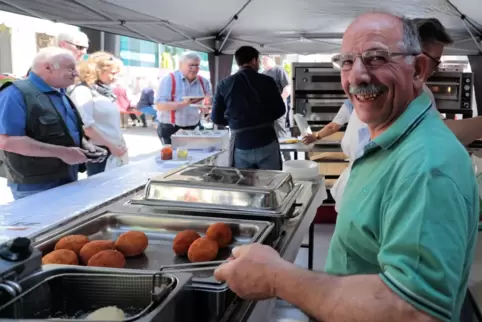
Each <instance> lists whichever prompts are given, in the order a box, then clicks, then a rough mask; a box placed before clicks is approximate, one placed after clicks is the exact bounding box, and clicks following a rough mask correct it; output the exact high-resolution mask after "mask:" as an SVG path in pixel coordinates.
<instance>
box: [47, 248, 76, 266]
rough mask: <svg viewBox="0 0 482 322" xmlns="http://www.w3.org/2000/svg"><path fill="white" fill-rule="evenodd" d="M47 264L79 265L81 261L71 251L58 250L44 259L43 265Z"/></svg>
mask: <svg viewBox="0 0 482 322" xmlns="http://www.w3.org/2000/svg"><path fill="white" fill-rule="evenodd" d="M47 264H63V265H79V259H78V257H77V254H76V253H74V252H73V251H71V250H69V249H58V250H54V251H53V252H50V253H48V254H47V255H45V256H44V257H42V265H47Z"/></svg>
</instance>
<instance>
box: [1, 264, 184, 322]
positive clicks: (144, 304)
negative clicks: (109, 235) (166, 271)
mask: <svg viewBox="0 0 482 322" xmlns="http://www.w3.org/2000/svg"><path fill="white" fill-rule="evenodd" d="M175 284H176V280H175V279H174V278H173V277H170V276H166V275H162V274H160V273H157V274H154V275H134V274H91V273H64V274H59V275H54V276H52V277H49V278H46V279H44V280H43V281H41V282H40V283H38V284H36V285H34V286H33V287H31V288H29V289H28V290H27V291H26V292H24V293H22V294H21V295H19V296H17V297H16V298H14V299H12V300H11V301H9V302H8V303H6V304H4V305H3V306H0V318H9V319H52V318H55V319H72V318H76V319H79V318H80V319H82V318H85V316H86V315H87V314H89V313H91V312H93V311H95V310H96V309H99V308H102V307H106V306H117V307H118V308H120V309H122V310H123V311H124V312H125V313H126V320H124V321H133V320H136V319H138V318H140V317H141V316H143V315H145V314H147V313H148V312H149V311H151V310H152V309H153V308H154V306H155V304H156V303H157V302H159V301H161V300H162V299H163V298H164V297H165V296H166V295H167V294H168V293H169V292H170V291H172V290H173V289H174V287H175Z"/></svg>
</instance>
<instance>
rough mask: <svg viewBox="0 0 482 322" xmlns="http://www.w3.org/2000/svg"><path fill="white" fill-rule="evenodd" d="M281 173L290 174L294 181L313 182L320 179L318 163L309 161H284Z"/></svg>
mask: <svg viewBox="0 0 482 322" xmlns="http://www.w3.org/2000/svg"><path fill="white" fill-rule="evenodd" d="M283 171H284V172H288V173H291V176H292V177H293V179H294V180H314V179H317V178H319V177H320V174H319V171H320V170H319V167H318V163H316V162H313V161H309V160H289V161H285V162H284V163H283Z"/></svg>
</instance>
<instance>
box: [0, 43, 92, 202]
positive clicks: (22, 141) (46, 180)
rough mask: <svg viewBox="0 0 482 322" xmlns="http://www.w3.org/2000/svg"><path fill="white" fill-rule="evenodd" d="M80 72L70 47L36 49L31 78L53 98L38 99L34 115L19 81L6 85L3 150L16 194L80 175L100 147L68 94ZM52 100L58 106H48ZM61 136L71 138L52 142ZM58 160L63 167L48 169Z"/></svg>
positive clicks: (1, 113)
mask: <svg viewBox="0 0 482 322" xmlns="http://www.w3.org/2000/svg"><path fill="white" fill-rule="evenodd" d="M76 76H77V71H76V61H75V58H74V56H73V55H72V54H71V53H70V52H69V51H67V50H65V49H62V48H58V47H49V48H44V49H42V50H40V51H39V52H38V53H37V55H36V56H35V58H34V61H33V63H32V72H31V73H30V74H29V76H28V83H29V84H31V85H33V86H34V87H35V88H36V89H37V90H38V92H39V93H43V94H45V95H46V97H47V98H48V101H47V103H45V101H44V102H43V103H39V105H38V106H39V109H37V110H31V111H32V113H33V112H35V114H34V115H28V112H27V111H29V109H28V108H27V106H26V100H25V99H24V96H23V94H22V92H21V91H20V90H19V88H18V87H17V86H16V85H15V83H14V84H13V85H11V86H9V87H7V88H5V89H4V90H2V93H1V95H0V150H2V151H1V152H2V157H3V160H4V161H5V165H4V166H6V169H7V173H10V176H9V183H8V185H9V187H10V189H11V190H12V194H13V196H14V198H15V199H20V198H23V197H26V196H29V195H32V194H35V193H38V192H41V191H44V190H48V189H51V188H54V187H57V186H60V185H63V184H66V183H69V182H73V181H76V180H77V174H78V171H79V164H82V163H85V162H87V161H88V158H87V156H86V153H87V152H88V151H90V152H95V151H97V150H98V149H97V148H96V147H94V146H93V145H91V144H90V143H88V142H87V141H86V139H85V137H83V131H82V122H81V119H80V118H79V117H78V114H77V112H76V110H75V107H74V106H73V105H72V104H71V102H70V100H69V99H68V98H67V96H66V94H65V88H67V87H68V86H70V85H72V84H73V83H74V81H75V77H76ZM21 82H22V81H21ZM41 96H43V95H41ZM37 99H38V102H40V99H39V98H37ZM50 104H51V105H53V106H54V107H55V110H54V112H52V111H48V110H47V107H48V106H47V105H50ZM49 112H50V114H49ZM37 113H38V114H37ZM58 117H60V119H61V121H59V120H60V119H57V118H58ZM31 124H33V126H31ZM32 129H34V130H32ZM62 136H64V137H65V139H66V140H67V141H66V142H69V144H65V145H62V144H61V143H59V144H60V145H56V144H52V142H56V141H55V140H58V139H59V138H62ZM47 142H49V143H47ZM58 142H63V141H58ZM98 151H99V152H100V151H101V150H98ZM9 160H10V162H9ZM59 160H60V161H59ZM57 163H58V169H59V171H63V172H57V173H49V172H48V171H47V170H46V169H48V168H49V169H50V168H51V167H52V169H55V166H56V164H57ZM67 165H68V166H67ZM59 173H62V175H60V174H59ZM13 177H14V178H15V179H12V178H13Z"/></svg>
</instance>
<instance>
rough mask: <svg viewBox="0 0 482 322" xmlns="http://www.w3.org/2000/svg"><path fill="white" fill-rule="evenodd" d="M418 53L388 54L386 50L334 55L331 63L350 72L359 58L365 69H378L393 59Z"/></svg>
mask: <svg viewBox="0 0 482 322" xmlns="http://www.w3.org/2000/svg"><path fill="white" fill-rule="evenodd" d="M417 55H420V53H401V52H393V53H392V52H389V51H387V50H369V51H365V52H363V53H361V54H355V53H343V54H339V55H335V56H334V57H333V58H332V59H331V61H332V62H333V65H335V66H336V67H338V68H339V69H341V70H343V71H348V70H351V68H352V66H353V64H354V63H355V60H356V59H357V58H358V57H360V58H361V60H362V62H363V64H364V65H365V66H366V67H367V68H378V67H380V66H383V65H385V64H386V63H388V62H390V61H392V60H393V58H394V57H407V56H417Z"/></svg>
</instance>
